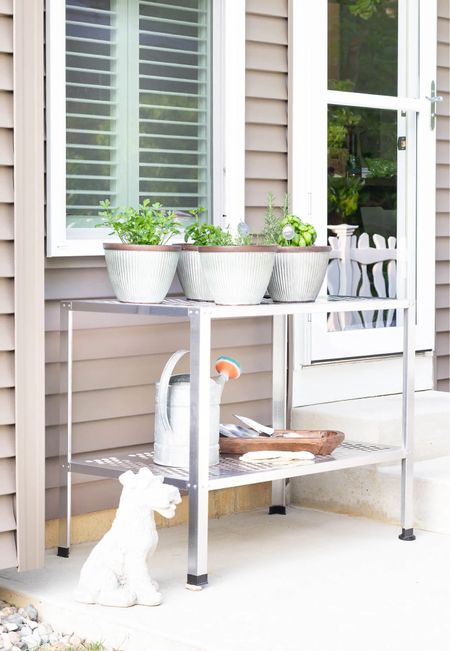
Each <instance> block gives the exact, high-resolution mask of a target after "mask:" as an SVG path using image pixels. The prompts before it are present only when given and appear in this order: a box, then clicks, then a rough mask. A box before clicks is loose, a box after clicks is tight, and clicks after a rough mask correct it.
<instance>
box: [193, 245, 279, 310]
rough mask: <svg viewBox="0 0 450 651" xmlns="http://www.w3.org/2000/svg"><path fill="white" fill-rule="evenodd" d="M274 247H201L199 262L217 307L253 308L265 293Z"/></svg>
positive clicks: (271, 268)
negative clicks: (249, 306)
mask: <svg viewBox="0 0 450 651" xmlns="http://www.w3.org/2000/svg"><path fill="white" fill-rule="evenodd" d="M276 250H277V247H275V246H202V247H200V248H199V254H200V260H201V263H202V268H203V271H204V274H205V276H206V278H207V282H208V287H209V289H210V290H211V294H212V297H213V300H214V301H215V302H216V303H218V304H219V305H256V304H258V303H261V301H262V299H263V298H264V294H265V293H266V290H267V286H268V284H269V280H270V277H271V275H272V270H273V265H274V261H275V252H276Z"/></svg>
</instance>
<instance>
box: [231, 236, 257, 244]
mask: <svg viewBox="0 0 450 651" xmlns="http://www.w3.org/2000/svg"><path fill="white" fill-rule="evenodd" d="M233 244H234V246H251V245H252V244H253V235H251V233H246V234H245V235H242V234H241V233H238V234H237V235H236V237H235V238H234V240H233Z"/></svg>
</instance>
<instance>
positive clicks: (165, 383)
mask: <svg viewBox="0 0 450 651" xmlns="http://www.w3.org/2000/svg"><path fill="white" fill-rule="evenodd" d="M188 352H189V351H188V350H177V352H176V353H174V354H173V355H172V357H170V358H169V359H168V361H167V364H166V365H165V367H164V370H163V372H162V373H161V378H160V380H159V407H160V409H161V420H162V425H163V429H164V430H166V431H167V430H169V431H170V430H171V429H172V428H171V427H170V423H169V415H168V413H167V397H168V393H169V382H170V378H171V377H172V373H173V370H174V368H175V366H176V365H177V364H178V362H179V361H180V359H181V358H182V357H183V356H184V355H186V353H188Z"/></svg>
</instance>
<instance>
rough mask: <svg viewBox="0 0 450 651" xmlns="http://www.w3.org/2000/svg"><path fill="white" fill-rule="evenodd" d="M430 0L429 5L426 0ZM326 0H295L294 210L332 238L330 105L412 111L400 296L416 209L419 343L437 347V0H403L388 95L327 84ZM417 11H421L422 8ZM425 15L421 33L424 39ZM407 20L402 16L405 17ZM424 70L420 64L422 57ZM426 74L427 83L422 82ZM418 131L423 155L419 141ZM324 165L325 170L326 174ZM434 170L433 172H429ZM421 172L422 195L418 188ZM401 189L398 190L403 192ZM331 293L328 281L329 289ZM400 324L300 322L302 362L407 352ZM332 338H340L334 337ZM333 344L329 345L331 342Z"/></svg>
mask: <svg viewBox="0 0 450 651" xmlns="http://www.w3.org/2000/svg"><path fill="white" fill-rule="evenodd" d="M425 5H426V6H425ZM327 9H328V3H327V0H316V2H314V3H302V2H295V0H291V2H290V14H289V23H290V40H289V42H290V68H289V69H290V88H289V112H290V115H289V152H290V156H289V186H290V187H289V191H290V196H291V205H292V209H293V211H294V212H295V213H296V214H300V215H301V216H303V217H304V218H305V219H306V220H307V221H311V222H313V223H314V224H315V226H316V228H317V231H318V243H320V244H325V243H326V241H327V228H326V226H327V224H326V218H324V216H326V215H327V188H326V183H327V179H326V167H327V106H328V104H341V105H353V106H361V107H368V108H380V109H391V110H397V111H398V112H399V113H398V115H399V116H400V115H401V113H400V112H402V111H403V112H404V113H406V123H407V126H406V132H405V135H406V136H407V143H408V146H407V150H406V152H404V153H405V155H406V161H405V167H406V183H407V184H408V188H411V189H412V191H409V192H408V193H406V198H405V202H404V204H403V206H402V209H399V210H398V222H399V241H398V249H399V250H398V256H399V260H398V262H399V264H398V272H397V273H398V277H399V279H401V280H402V282H401V283H399V294H400V293H401V294H403V295H404V294H405V291H406V287H405V284H406V278H405V273H404V269H405V264H404V263H405V261H406V258H407V255H408V251H407V249H406V233H405V234H402V230H403V229H402V227H403V226H406V222H407V221H408V222H409V223H413V224H414V222H415V217H416V213H417V216H418V218H417V241H418V242H419V255H418V256H417V284H416V287H417V302H418V309H417V338H416V341H417V349H418V350H430V349H433V348H434V274H435V271H434V265H435V254H434V237H435V174H434V170H435V132H434V131H432V130H431V128H430V102H429V101H428V100H427V99H426V96H427V95H429V94H430V88H431V82H432V80H433V79H435V75H436V42H437V35H436V14H437V8H436V1H435V0H430V2H427V3H424V2H421V3H420V6H419V0H408V1H406V0H399V14H400V18H401V16H404V17H405V22H404V28H403V29H400V32H399V54H400V56H399V59H400V58H401V52H403V56H404V59H403V60H405V58H406V61H407V66H406V70H407V72H406V73H404V70H405V66H403V65H401V61H399V63H400V65H399V68H400V66H401V68H402V73H401V74H399V89H400V91H401V93H402V94H401V96H399V97H388V96H381V95H365V94H361V93H347V92H338V91H328V90H327V75H328V72H327V67H328V66H327V28H326V25H327ZM415 11H417V12H418V13H416V14H415ZM417 15H419V24H420V34H419V37H417V31H418V25H417V19H416V17H417ZM400 23H401V20H400ZM419 51H420V62H419V68H418V67H417V65H416V62H417V60H418V59H419ZM419 80H420V81H419ZM416 137H417V151H418V155H419V158H418V160H419V164H417V158H416V146H415V139H416ZM320 170H323V173H322V174H321V173H320ZM430 170H433V172H432V173H430ZM416 173H417V193H416V191H415V189H416ZM400 191H401V190H400V188H399V195H400ZM325 291H326V286H325V285H324V288H323V293H325ZM402 330H403V328H402V327H401V326H399V327H396V328H386V329H382V328H379V329H372V330H370V331H369V330H365V331H359V332H358V331H348V332H345V331H344V332H337V333H326V322H325V318H324V317H323V318H322V321H312V322H311V323H304V322H300V321H299V320H298V321H297V323H296V324H295V326H294V333H295V337H296V338H297V339H299V338H301V339H302V340H303V342H302V344H301V345H300V346H299V345H298V344H297V345H296V350H297V351H298V352H297V358H296V359H295V360H293V361H294V368H295V366H296V365H297V366H298V364H302V365H304V364H310V363H311V362H313V361H316V360H321V359H337V358H348V357H357V356H370V355H381V354H388V353H395V352H398V351H400V350H401V340H402ZM332 339H333V340H332ZM327 341H328V342H330V343H329V344H328V343H327Z"/></svg>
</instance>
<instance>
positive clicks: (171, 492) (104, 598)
mask: <svg viewBox="0 0 450 651" xmlns="http://www.w3.org/2000/svg"><path fill="white" fill-rule="evenodd" d="M119 481H120V483H121V484H122V486H123V489H122V495H121V497H120V502H119V508H118V509H117V513H116V517H115V519H114V522H113V523H112V526H111V529H110V530H109V531H108V532H107V533H106V534H105V535H104V536H103V538H102V539H101V540H100V542H99V543H97V545H96V546H95V547H94V549H93V550H92V551H91V553H90V554H89V556H88V558H87V560H86V562H85V563H84V565H83V567H82V568H81V574H80V581H79V584H78V588H77V590H76V591H75V599H76V600H77V601H80V602H82V603H86V604H101V605H103V606H114V607H118V608H128V607H129V606H134V605H135V604H140V605H142V606H158V605H159V604H160V603H161V600H162V597H161V593H160V592H159V591H158V590H159V588H158V584H157V583H156V581H154V580H153V579H152V578H151V577H150V574H149V571H148V567H147V559H148V558H149V557H150V556H151V555H152V554H153V553H154V551H155V549H156V547H157V544H158V532H157V531H156V525H155V518H154V514H153V512H154V511H157V512H158V513H159V514H160V515H162V516H163V517H165V518H173V517H174V515H175V510H176V506H177V504H179V503H180V502H181V497H180V492H179V490H178V488H176V487H175V486H170V485H169V484H163V478H162V477H157V476H155V475H153V473H152V472H151V470H150V469H149V468H141V469H140V470H139V472H138V473H137V474H135V473H134V472H132V471H131V470H128V471H127V472H125V473H124V474H123V475H120V477H119Z"/></svg>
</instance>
